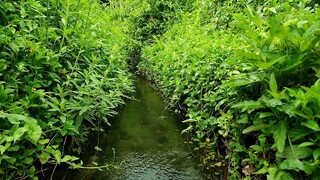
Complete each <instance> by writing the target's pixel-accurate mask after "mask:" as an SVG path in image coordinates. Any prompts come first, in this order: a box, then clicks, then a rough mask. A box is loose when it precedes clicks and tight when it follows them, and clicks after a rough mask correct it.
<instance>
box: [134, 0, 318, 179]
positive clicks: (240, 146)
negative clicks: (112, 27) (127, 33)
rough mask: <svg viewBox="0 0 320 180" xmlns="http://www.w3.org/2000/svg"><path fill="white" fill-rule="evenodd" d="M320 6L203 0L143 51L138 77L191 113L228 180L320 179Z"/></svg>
mask: <svg viewBox="0 0 320 180" xmlns="http://www.w3.org/2000/svg"><path fill="white" fill-rule="evenodd" d="M319 15H320V11H319V9H318V5H316V4H315V2H314V1H290V2H277V1H267V2H265V1H233V0H229V1H206V0H202V1H197V2H195V3H194V6H193V10H192V12H191V13H190V12H186V13H185V14H184V15H182V19H181V21H179V22H176V23H175V24H174V25H172V27H171V28H170V29H169V30H168V31H167V32H166V33H164V35H163V36H161V37H160V38H157V39H156V40H155V43H153V44H152V45H149V46H145V47H143V50H142V62H140V64H139V70H140V71H141V72H142V73H143V74H145V75H146V76H147V77H149V78H150V79H151V80H153V81H154V82H155V84H156V86H157V87H158V88H159V89H160V90H161V91H162V93H163V96H164V97H165V98H166V99H167V100H169V104H170V106H172V107H176V108H178V109H179V110H180V111H182V112H186V116H187V120H185V122H187V123H189V127H188V128H187V129H186V130H185V132H193V133H194V138H193V140H194V141H195V142H196V143H197V148H196V149H200V150H201V152H202V153H203V154H204V159H203V161H204V162H205V163H207V164H208V166H210V167H212V170H213V169H217V167H220V166H222V167H223V166H224V167H225V168H227V169H228V170H227V172H226V173H225V175H226V176H227V177H228V178H230V179H242V178H245V179H251V178H253V179H255V178H260V177H263V176H267V177H268V179H299V178H300V179H305V178H307V177H308V178H310V179H316V178H317V177H319V168H320V167H319V156H320V154H319V153H320V148H319V146H318V141H319V137H320V136H319V135H318V131H319V130H320V129H319V118H320V80H319V78H320V74H319V72H320V71H319V70H320V69H319V63H320V61H319V53H320V50H319V40H320V39H319V38H320V31H319V30H320V28H319V22H320V21H319V20H320V19H319V18H320V16H319Z"/></svg>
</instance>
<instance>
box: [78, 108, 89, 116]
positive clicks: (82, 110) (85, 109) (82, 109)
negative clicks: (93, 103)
mask: <svg viewBox="0 0 320 180" xmlns="http://www.w3.org/2000/svg"><path fill="white" fill-rule="evenodd" d="M89 108H90V106H84V107H82V108H81V110H80V112H79V115H80V116H81V115H82V114H83V113H85V112H87V111H88V109H89Z"/></svg>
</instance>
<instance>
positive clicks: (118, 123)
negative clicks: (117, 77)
mask: <svg viewBox="0 0 320 180" xmlns="http://www.w3.org/2000/svg"><path fill="white" fill-rule="evenodd" d="M134 96H135V98H136V99H137V100H136V101H134V100H132V101H129V102H127V104H126V105H125V106H124V108H123V110H122V111H121V112H120V113H119V115H118V117H116V118H115V119H113V120H112V127H111V128H109V130H107V131H106V132H105V133H103V134H100V136H98V137H97V136H94V137H91V139H90V140H89V144H88V147H87V148H86V149H85V150H84V152H85V153H84V154H83V155H82V159H83V161H84V166H94V164H98V165H104V164H106V163H111V164H114V165H116V166H118V167H119V168H118V170H115V169H113V168H110V169H109V170H107V169H102V171H99V170H83V169H82V170H72V171H71V170H68V171H67V172H66V171H64V172H57V176H56V177H57V178H56V179H76V180H78V179H79V180H80V179H84V180H85V179H95V180H100V179H112V180H113V179H114V180H201V179H205V178H204V176H203V173H202V167H201V165H200V163H199V162H198V161H197V158H195V156H194V154H192V153H193V152H192V150H191V149H190V148H189V147H188V145H187V144H186V143H185V141H186V139H185V137H184V136H183V135H181V131H182V129H183V127H182V123H181V121H180V120H179V119H178V117H177V116H176V115H175V114H174V113H172V112H170V111H168V110H166V108H165V107H166V106H165V104H164V102H163V99H162V98H161V96H160V95H158V94H157V92H156V91H155V90H154V89H153V88H152V87H151V86H150V84H149V83H148V82H146V81H145V80H143V79H140V78H137V79H136V92H135V93H134ZM97 144H98V146H99V147H100V148H101V149H102V150H101V151H100V152H98V151H96V150H94V147H95V146H96V145H97Z"/></svg>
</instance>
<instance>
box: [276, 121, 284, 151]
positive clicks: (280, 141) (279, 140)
mask: <svg viewBox="0 0 320 180" xmlns="http://www.w3.org/2000/svg"><path fill="white" fill-rule="evenodd" d="M273 138H274V140H275V144H276V146H277V149H278V151H279V152H280V153H281V152H283V149H284V147H285V144H286V138H287V127H286V123H285V122H284V121H280V122H279V123H277V124H276V125H275V131H274V133H273Z"/></svg>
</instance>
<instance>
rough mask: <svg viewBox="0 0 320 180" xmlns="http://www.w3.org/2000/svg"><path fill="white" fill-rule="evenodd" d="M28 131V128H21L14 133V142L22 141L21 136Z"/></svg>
mask: <svg viewBox="0 0 320 180" xmlns="http://www.w3.org/2000/svg"><path fill="white" fill-rule="evenodd" d="M26 131H27V128H26V127H20V128H18V129H17V130H16V131H15V132H14V133H13V142H16V141H17V140H20V138H21V136H23V135H24V133H25V132H26Z"/></svg>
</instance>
